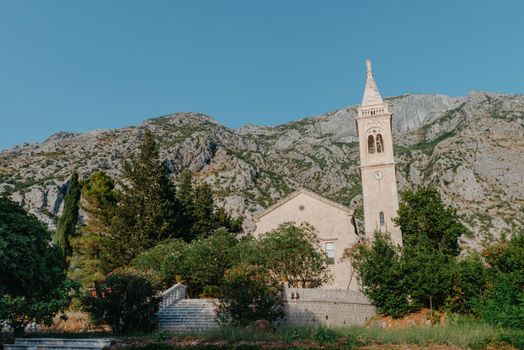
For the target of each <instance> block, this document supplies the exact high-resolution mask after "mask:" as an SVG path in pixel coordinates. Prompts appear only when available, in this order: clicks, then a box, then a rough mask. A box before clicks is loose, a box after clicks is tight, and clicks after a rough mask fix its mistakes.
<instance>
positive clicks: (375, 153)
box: [356, 60, 402, 245]
mask: <svg viewBox="0 0 524 350" xmlns="http://www.w3.org/2000/svg"><path fill="white" fill-rule="evenodd" d="M366 67H367V78H366V88H365V90H364V97H363V99H362V104H361V105H360V107H358V116H357V118H356V123H357V132H358V137H359V144H360V177H361V180H362V196H363V201H364V229H365V233H366V236H367V237H373V233H374V232H375V230H377V229H378V230H380V231H382V232H386V231H387V232H388V233H389V234H390V235H391V240H392V241H393V243H395V244H399V245H402V234H401V232H400V229H399V228H398V227H396V226H395V225H394V224H393V221H392V219H393V218H395V217H396V216H397V211H398V193H397V176H396V174H395V159H394V156H393V137H392V123H391V116H392V114H391V113H390V112H389V109H388V104H387V103H385V102H384V101H383V100H382V97H381V96H380V92H379V91H378V88H377V84H376V82H375V77H374V76H373V71H372V70H371V61H370V60H367V61H366Z"/></svg>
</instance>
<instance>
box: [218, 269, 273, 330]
mask: <svg viewBox="0 0 524 350" xmlns="http://www.w3.org/2000/svg"><path fill="white" fill-rule="evenodd" d="M217 314H218V317H219V320H220V321H222V322H223V323H230V324H236V325H242V326H245V325H247V324H249V323H251V322H253V321H256V320H260V319H265V320H268V321H274V320H277V319H279V318H281V317H282V316H283V308H282V289H281V286H280V285H279V284H278V283H276V282H275V281H274V280H273V279H272V278H271V277H270V276H269V275H268V274H267V272H266V271H264V270H263V269H261V268H260V267H258V266H252V265H240V266H238V267H236V268H234V269H231V270H229V271H227V272H226V274H225V276H224V284H223V287H222V296H221V298H220V303H219V305H218V309H217Z"/></svg>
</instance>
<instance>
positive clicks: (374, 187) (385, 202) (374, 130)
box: [253, 60, 402, 291]
mask: <svg viewBox="0 0 524 350" xmlns="http://www.w3.org/2000/svg"><path fill="white" fill-rule="evenodd" d="M366 68H367V72H366V86H365V89H364V97H363V98H362V104H361V105H360V106H359V107H358V114H357V118H356V124H357V132H358V138H359V147H360V167H359V168H360V177H361V181H362V196H363V204H364V231H365V232H358V229H357V225H356V223H355V218H354V215H353V210H352V209H350V208H348V207H345V206H343V205H341V204H338V203H336V202H333V201H331V200H329V199H327V198H325V197H322V196H321V195H319V194H316V193H314V192H311V191H308V190H306V189H299V190H298V191H296V192H294V193H291V194H290V195H288V196H287V197H285V198H283V199H282V200H280V201H278V202H277V203H275V204H274V205H272V206H271V207H269V208H267V209H266V210H264V211H262V212H261V213H259V214H258V215H257V216H256V217H255V222H256V229H255V232H254V233H253V235H254V236H255V237H260V236H261V235H263V234H264V233H266V232H269V231H271V230H273V229H275V228H277V227H278V226H279V225H280V224H282V223H284V222H294V223H296V224H301V223H305V222H307V223H309V224H311V225H312V226H313V227H315V229H316V232H317V235H318V238H319V239H320V241H321V249H323V251H324V252H325V253H326V255H327V258H328V264H329V266H328V267H329V271H330V273H331V274H332V275H333V281H332V282H331V283H330V284H328V285H325V286H324V288H326V289H341V290H353V291H358V290H359V289H360V285H359V282H358V281H357V279H356V276H354V275H355V274H354V272H353V269H352V267H351V265H350V264H349V263H348V262H347V261H341V258H342V255H343V253H344V250H345V249H346V248H349V247H351V246H352V245H354V244H355V243H357V242H358V241H359V240H360V239H363V238H365V237H367V238H372V237H373V233H374V232H375V230H380V231H382V232H388V233H389V234H390V235H391V239H392V241H393V243H395V244H397V245H402V235H401V232H400V229H399V228H398V227H396V226H395V225H394V223H393V218H395V217H396V215H397V211H398V193H397V179H396V174H395V159H394V154H393V137H392V122H391V121H392V119H391V118H392V114H391V113H390V112H389V109H388V104H387V103H386V102H384V100H383V99H382V97H381V95H380V92H379V90H378V87H377V84H376V82H375V77H374V76H373V71H372V69H371V62H370V61H369V60H367V61H366Z"/></svg>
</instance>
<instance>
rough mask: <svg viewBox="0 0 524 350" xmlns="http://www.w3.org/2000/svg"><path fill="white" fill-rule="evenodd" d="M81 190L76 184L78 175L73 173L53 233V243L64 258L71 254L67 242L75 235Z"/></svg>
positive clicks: (78, 184)
mask: <svg viewBox="0 0 524 350" xmlns="http://www.w3.org/2000/svg"><path fill="white" fill-rule="evenodd" d="M81 190H82V186H81V185H80V183H79V182H78V174H77V173H74V174H73V175H71V179H70V180H69V189H68V190H67V194H66V196H65V200H64V210H63V212H62V216H60V219H59V220H58V225H57V228H56V233H55V242H56V244H57V245H58V246H59V247H60V249H62V254H63V255H64V257H66V258H67V257H69V256H71V253H72V248H71V244H70V242H69V241H70V238H71V237H73V236H74V235H75V233H76V224H77V222H78V202H79V201H80V192H81Z"/></svg>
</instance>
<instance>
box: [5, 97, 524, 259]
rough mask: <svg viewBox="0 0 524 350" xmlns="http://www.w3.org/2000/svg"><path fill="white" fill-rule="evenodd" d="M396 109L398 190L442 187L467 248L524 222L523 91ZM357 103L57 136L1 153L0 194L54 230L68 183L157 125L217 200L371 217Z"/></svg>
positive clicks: (395, 103) (172, 119)
mask: <svg viewBox="0 0 524 350" xmlns="http://www.w3.org/2000/svg"><path fill="white" fill-rule="evenodd" d="M386 100H387V102H388V103H389V104H390V110H392V112H393V128H394V142H395V156H396V161H397V162H398V164H397V173H398V183H399V188H400V190H402V189H403V188H406V187H413V186H415V185H418V184H433V185H435V186H436V187H437V188H438V189H439V191H440V192H441V194H442V195H443V197H444V199H445V201H446V203H448V204H452V205H453V206H455V207H456V208H457V209H458V211H459V213H460V215H461V217H462V220H463V222H464V223H465V224H466V225H467V226H468V227H470V228H471V229H472V231H473V235H472V236H471V237H465V238H463V242H462V243H463V244H464V245H465V246H467V247H470V248H472V249H479V247H480V244H481V243H482V242H483V241H484V240H490V239H492V238H496V237H498V236H500V235H501V234H502V233H504V232H508V231H511V230H515V229H522V228H524V181H523V180H524V95H503V94H495V93H484V92H473V93H471V94H469V95H468V96H466V97H449V96H443V95H404V96H398V97H392V98H388V99H386ZM355 116H356V106H350V107H347V108H343V109H340V110H337V111H334V112H330V113H326V114H322V115H319V116H315V117H308V118H304V119H301V120H298V121H293V122H289V123H287V124H283V125H279V126H276V127H264V126H256V125H246V126H243V127H241V128H238V129H231V128H227V127H224V126H222V125H220V124H219V123H217V122H216V121H214V120H213V119H212V118H211V117H209V116H206V115H202V114H198V113H176V114H172V115H167V116H162V117H159V118H154V119H150V120H147V121H145V122H143V123H142V124H141V125H139V126H132V127H127V128H123V129H115V130H96V131H92V132H88V133H85V134H76V133H64V132H61V133H58V134H55V135H53V136H51V137H50V138H49V139H47V140H45V141H44V142H42V143H39V144H23V145H19V146H16V147H13V148H11V149H9V150H6V151H3V152H0V193H4V194H8V195H10V196H11V198H12V199H13V200H15V201H17V202H20V203H23V205H24V206H25V207H26V208H27V209H28V210H29V211H30V212H32V213H33V214H35V215H36V216H37V217H38V218H39V219H40V220H42V221H44V222H46V223H47V224H48V225H49V226H50V227H53V225H54V222H55V221H56V217H57V215H59V214H60V211H61V207H62V204H63V198H64V194H65V192H66V191H67V179H68V178H69V176H70V174H71V172H72V171H74V170H77V171H78V172H79V174H80V176H82V177H88V176H89V174H90V173H91V172H93V171H94V170H97V169H103V170H105V171H107V172H108V173H110V174H111V175H112V176H115V177H118V175H119V174H120V172H121V170H122V162H123V160H124V159H126V158H127V157H128V156H129V155H131V154H132V153H133V152H135V150H136V148H137V145H138V142H139V137H140V135H141V133H142V132H143V131H144V130H145V129H149V130H151V131H152V132H153V133H154V134H155V135H156V136H157V137H158V140H159V142H160V145H161V150H162V151H161V155H162V157H163V158H164V159H165V160H166V161H167V164H168V166H169V169H170V170H171V172H172V174H173V176H176V174H177V173H179V172H180V171H181V169H183V168H185V167H189V168H190V169H191V170H192V171H194V172H195V173H196V179H197V180H198V181H206V182H208V183H209V184H211V185H212V187H213V189H214V191H215V196H216V201H217V204H218V205H222V206H224V207H225V208H226V209H227V210H228V212H230V213H231V214H233V215H242V216H244V218H245V227H246V229H247V230H248V231H250V230H252V229H253V228H254V221H253V217H254V213H255V212H257V211H258V210H261V209H262V208H264V207H267V206H269V205H271V204H272V203H274V202H275V201H276V200H278V199H279V198H282V197H283V196H285V195H286V194H288V193H290V192H291V191H293V190H295V189H297V188H299V187H300V186H304V187H307V188H309V189H311V190H313V191H315V192H317V193H319V194H321V195H324V196H327V197H329V198H331V199H333V200H335V201H338V202H340V203H342V204H345V205H348V206H350V207H353V208H356V209H357V210H356V212H357V215H362V214H361V213H362V210H361V201H362V196H361V186H360V179H359V171H358V163H359V158H358V157H359V154H358V142H357V141H358V139H357V135H356V128H355V120H354V119H355Z"/></svg>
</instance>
